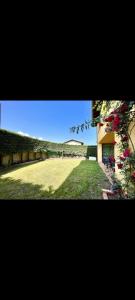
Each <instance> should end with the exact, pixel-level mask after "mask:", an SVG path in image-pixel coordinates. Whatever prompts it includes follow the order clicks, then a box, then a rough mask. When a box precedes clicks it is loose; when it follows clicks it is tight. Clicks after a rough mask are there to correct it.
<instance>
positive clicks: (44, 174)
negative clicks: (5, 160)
mask: <svg viewBox="0 0 135 300" xmlns="http://www.w3.org/2000/svg"><path fill="white" fill-rule="evenodd" d="M109 187H110V184H109V181H108V179H107V178H106V176H105V174H104V173H103V171H102V170H101V168H100V167H99V165H98V163H97V162H95V161H89V160H85V161H81V160H79V159H78V160H77V159H63V160H62V159H53V160H46V161H40V162H36V163H34V164H25V165H19V166H12V167H10V168H9V169H7V170H3V171H1V172H0V199H101V198H102V192H101V189H102V188H109Z"/></svg>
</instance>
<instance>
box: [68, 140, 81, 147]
mask: <svg viewBox="0 0 135 300" xmlns="http://www.w3.org/2000/svg"><path fill="white" fill-rule="evenodd" d="M64 144H68V145H78V146H81V145H83V144H84V143H83V142H80V141H77V140H69V141H66V142H64Z"/></svg>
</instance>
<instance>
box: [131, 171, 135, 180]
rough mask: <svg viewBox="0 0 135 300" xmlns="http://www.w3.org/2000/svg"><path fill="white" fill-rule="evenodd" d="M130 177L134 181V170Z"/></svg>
mask: <svg viewBox="0 0 135 300" xmlns="http://www.w3.org/2000/svg"><path fill="white" fill-rule="evenodd" d="M131 178H132V180H134V181H135V171H134V172H133V173H132V175H131Z"/></svg>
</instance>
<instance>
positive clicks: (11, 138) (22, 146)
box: [0, 129, 97, 157]
mask: <svg viewBox="0 0 135 300" xmlns="http://www.w3.org/2000/svg"><path fill="white" fill-rule="evenodd" d="M29 151H32V152H48V154H49V157H52V156H53V157H54V156H55V157H59V156H62V155H63V153H64V155H73V156H86V157H87V156H96V155H97V154H96V153H97V146H85V145H68V144H61V143H53V142H48V141H40V140H38V139H33V138H30V137H25V136H21V135H19V134H17V133H14V132H9V131H7V130H3V129H1V130H0V154H1V155H6V154H13V153H17V152H29Z"/></svg>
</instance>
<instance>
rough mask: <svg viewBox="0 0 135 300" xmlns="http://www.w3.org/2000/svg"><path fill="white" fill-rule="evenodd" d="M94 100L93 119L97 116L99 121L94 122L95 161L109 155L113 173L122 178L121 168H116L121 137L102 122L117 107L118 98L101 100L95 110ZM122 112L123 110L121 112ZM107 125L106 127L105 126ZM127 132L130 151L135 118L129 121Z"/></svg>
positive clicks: (133, 139) (133, 137) (101, 160)
mask: <svg viewBox="0 0 135 300" xmlns="http://www.w3.org/2000/svg"><path fill="white" fill-rule="evenodd" d="M95 102H96V101H93V119H94V118H99V122H96V124H95V126H96V127H97V161H98V162H99V163H101V162H103V161H104V160H103V159H104V157H108V156H110V155H112V156H114V158H115V174H116V176H117V178H118V179H119V180H122V179H123V177H122V175H121V170H120V169H119V168H118V165H117V162H118V158H119V157H120V155H121V154H122V153H121V150H120V143H121V138H120V137H119V135H118V134H117V132H115V131H112V130H110V128H109V124H107V122H104V118H105V116H108V115H109V114H110V113H111V112H112V111H113V110H115V109H117V108H119V105H120V102H121V101H119V100H115V101H105V100H104V101H102V104H101V107H100V110H99V111H97V110H96V109H95V108H94V105H95ZM132 111H135V105H133V108H132ZM123 114H124V112H123ZM107 126H108V127H107ZM128 134H130V139H129V144H128V146H129V149H130V150H131V152H133V151H134V149H135V119H134V121H133V120H132V122H130V123H129V126H128Z"/></svg>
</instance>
